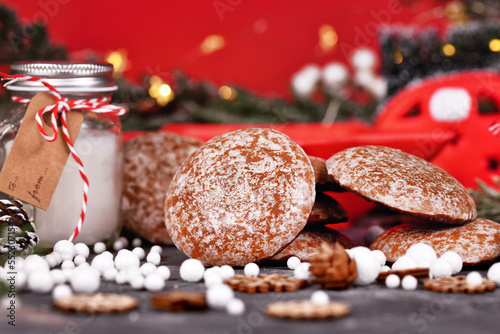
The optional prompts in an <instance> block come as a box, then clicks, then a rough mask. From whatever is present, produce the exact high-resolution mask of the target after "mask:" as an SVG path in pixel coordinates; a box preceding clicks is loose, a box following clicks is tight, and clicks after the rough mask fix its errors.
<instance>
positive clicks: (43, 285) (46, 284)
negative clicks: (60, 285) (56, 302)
mask: <svg viewBox="0 0 500 334" xmlns="http://www.w3.org/2000/svg"><path fill="white" fill-rule="evenodd" d="M53 286H54V281H53V280H52V276H51V275H50V272H49V271H48V270H43V269H42V270H36V271H33V272H31V273H30V275H29V276H28V288H29V289H30V290H31V291H33V292H35V293H48V292H50V291H52V287H53Z"/></svg>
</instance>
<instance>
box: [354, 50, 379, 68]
mask: <svg viewBox="0 0 500 334" xmlns="http://www.w3.org/2000/svg"><path fill="white" fill-rule="evenodd" d="M376 61H377V57H376V56H375V53H374V52H373V51H372V50H370V49H365V48H363V49H358V50H356V51H354V53H353V55H352V59H351V63H352V66H353V67H354V68H356V69H357V70H369V69H373V68H374V67H375V63H376Z"/></svg>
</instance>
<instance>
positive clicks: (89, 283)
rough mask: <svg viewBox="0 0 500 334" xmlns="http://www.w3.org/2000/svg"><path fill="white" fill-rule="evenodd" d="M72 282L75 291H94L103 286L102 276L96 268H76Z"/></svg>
mask: <svg viewBox="0 0 500 334" xmlns="http://www.w3.org/2000/svg"><path fill="white" fill-rule="evenodd" d="M70 283H71V288H72V289H73V291H74V292H77V293H94V292H96V291H97V290H99V287H100V286H101V277H100V274H99V271H98V270H97V269H95V268H92V267H88V268H76V269H75V270H74V274H73V277H71V280H70Z"/></svg>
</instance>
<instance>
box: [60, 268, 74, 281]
mask: <svg viewBox="0 0 500 334" xmlns="http://www.w3.org/2000/svg"><path fill="white" fill-rule="evenodd" d="M62 273H63V275H64V277H65V278H66V282H69V281H70V280H71V277H73V275H74V274H75V271H74V269H64V270H62Z"/></svg>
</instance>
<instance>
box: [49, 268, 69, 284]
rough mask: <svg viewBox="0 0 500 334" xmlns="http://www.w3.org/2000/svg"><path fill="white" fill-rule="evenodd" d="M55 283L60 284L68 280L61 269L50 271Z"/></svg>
mask: <svg viewBox="0 0 500 334" xmlns="http://www.w3.org/2000/svg"><path fill="white" fill-rule="evenodd" d="M50 276H52V281H53V282H54V285H60V284H63V283H65V282H66V276H65V275H64V273H63V271H62V270H61V269H54V270H51V271H50Z"/></svg>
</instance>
